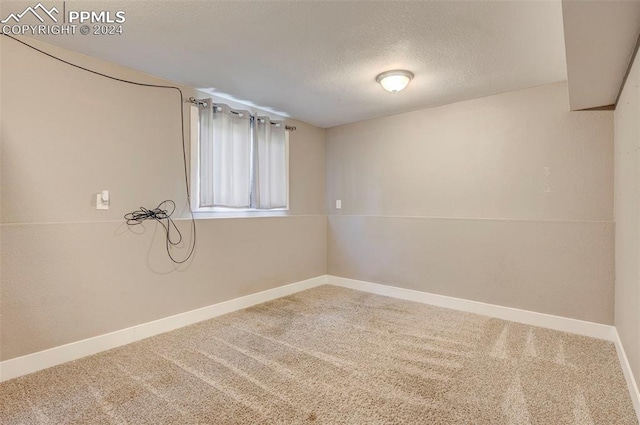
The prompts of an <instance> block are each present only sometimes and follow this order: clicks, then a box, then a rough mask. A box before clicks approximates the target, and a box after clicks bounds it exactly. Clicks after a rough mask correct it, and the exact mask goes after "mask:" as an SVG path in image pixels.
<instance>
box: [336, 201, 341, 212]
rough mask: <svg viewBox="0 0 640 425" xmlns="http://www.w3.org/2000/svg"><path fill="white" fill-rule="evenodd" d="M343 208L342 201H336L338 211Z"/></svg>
mask: <svg viewBox="0 0 640 425" xmlns="http://www.w3.org/2000/svg"><path fill="white" fill-rule="evenodd" d="M341 208H342V201H341V200H340V199H338V200H336V209H337V210H339V209H341Z"/></svg>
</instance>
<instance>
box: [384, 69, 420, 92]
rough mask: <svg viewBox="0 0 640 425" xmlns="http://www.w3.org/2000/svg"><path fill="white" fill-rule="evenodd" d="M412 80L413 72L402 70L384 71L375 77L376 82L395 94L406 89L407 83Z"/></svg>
mask: <svg viewBox="0 0 640 425" xmlns="http://www.w3.org/2000/svg"><path fill="white" fill-rule="evenodd" d="M411 80H413V72H410V71H406V70H404V69H395V70H393V71H385V72H383V73H382V74H380V75H378V76H377V77H376V81H377V82H379V83H380V85H381V86H382V87H383V88H384V89H385V90H386V91H390V92H391V93H397V92H399V91H400V90H402V89H404V88H405V87H407V84H409V81H411Z"/></svg>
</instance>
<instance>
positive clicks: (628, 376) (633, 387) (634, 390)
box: [613, 328, 640, 422]
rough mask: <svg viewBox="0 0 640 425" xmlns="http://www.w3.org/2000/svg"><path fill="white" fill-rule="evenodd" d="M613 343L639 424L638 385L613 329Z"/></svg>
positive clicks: (620, 341) (639, 403)
mask: <svg viewBox="0 0 640 425" xmlns="http://www.w3.org/2000/svg"><path fill="white" fill-rule="evenodd" d="M613 343H614V344H615V346H616V352H617V353H618V359H619V360H620V366H621V367H622V373H624V379H625V380H626V381H627V387H628V388H629V395H630V396H631V401H633V407H635V409H636V415H637V416H638V421H639V422H640V391H638V384H636V380H635V378H634V376H633V371H632V370H631V365H630V364H629V359H627V353H625V351H624V347H623V346H622V340H620V335H618V330H617V329H615V328H614V330H613Z"/></svg>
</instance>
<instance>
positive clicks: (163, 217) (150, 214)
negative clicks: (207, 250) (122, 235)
mask: <svg viewBox="0 0 640 425" xmlns="http://www.w3.org/2000/svg"><path fill="white" fill-rule="evenodd" d="M165 204H170V206H171V211H169V210H168V209H164V208H162V207H163V206H164V205H165ZM175 210H176V203H175V202H173V201H172V200H171V199H167V200H166V201H162V202H160V204H159V205H158V206H157V207H155V208H154V209H152V210H148V209H146V208H145V207H140V209H139V210H137V211H133V212H130V213H127V214H125V215H124V219H125V220H127V225H129V226H137V225H138V224H142V223H143V222H144V221H145V220H155V221H157V222H158V223H160V225H161V226H162V227H163V228H164V233H165V240H166V246H167V254H168V255H169V258H171V261H173V262H174V263H181V261H177V260H176V259H175V258H173V255H171V247H172V246H177V245H180V243H181V242H182V233H181V232H180V229H178V226H176V224H175V223H174V222H173V220H172V219H171V215H172V214H173V213H174V212H175ZM172 231H174V232H175V233H177V235H178V239H177V240H175V241H174V240H172V239H171V232H172ZM185 261H186V260H185ZM182 262H184V261H182Z"/></svg>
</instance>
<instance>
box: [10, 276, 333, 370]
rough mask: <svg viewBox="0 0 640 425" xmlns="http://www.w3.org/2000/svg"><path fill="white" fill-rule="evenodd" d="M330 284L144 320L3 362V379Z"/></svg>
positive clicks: (307, 284) (292, 287)
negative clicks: (117, 329)
mask: <svg viewBox="0 0 640 425" xmlns="http://www.w3.org/2000/svg"><path fill="white" fill-rule="evenodd" d="M326 283H327V276H318V277H315V278H312V279H307V280H303V281H300V282H295V283H292V284H289V285H284V286H280V287H278V288H273V289H269V290H267V291H262V292H258V293H256V294H251V295H247V296H245V297H240V298H235V299H233V300H229V301H224V302H221V303H218V304H213V305H210V306H207V307H202V308H199V309H196V310H192V311H187V312H185V313H180V314H176V315H175V316H170V317H166V318H163V319H159V320H154V321H153V322H148V323H143V324H140V325H136V326H132V327H130V328H126V329H121V330H119V331H115V332H111V333H108V334H104V335H99V336H96V337H93V338H88V339H83V340H81V341H77V342H72V343H70V344H65V345H61V346H59V347H54V348H50V349H48V350H44V351H39V352H37V353H33V354H28V355H26V356H22V357H16V358H14V359H9V360H6V361H3V362H0V382H3V381H7V380H9V379H13V378H17V377H19V376H23V375H27V374H29V373H33V372H37V371H39V370H42V369H46V368H49V367H52V366H56V365H59V364H62V363H66V362H70V361H72V360H76V359H79V358H82V357H85V356H90V355H92V354H96V353H99V352H101V351H106V350H110V349H112V348H116V347H120V346H122V345H126V344H130V343H132V342H135V341H139V340H141V339H144V338H148V337H151V336H154V335H158V334H161V333H164V332H169V331H172V330H174V329H178V328H181V327H184V326H188V325H192V324H194V323H197V322H202V321H203V320H208V319H212V318H214V317H217V316H221V315H223V314H227V313H231V312H233V311H237V310H241V309H243V308H247V307H251V306H254V305H256V304H260V303H263V302H266V301H271V300H274V299H276V298H281V297H285V296H287V295H291V294H294V293H296V292H300V291H304V290H306V289H311V288H315V287H316V286H320V285H324V284H326Z"/></svg>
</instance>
